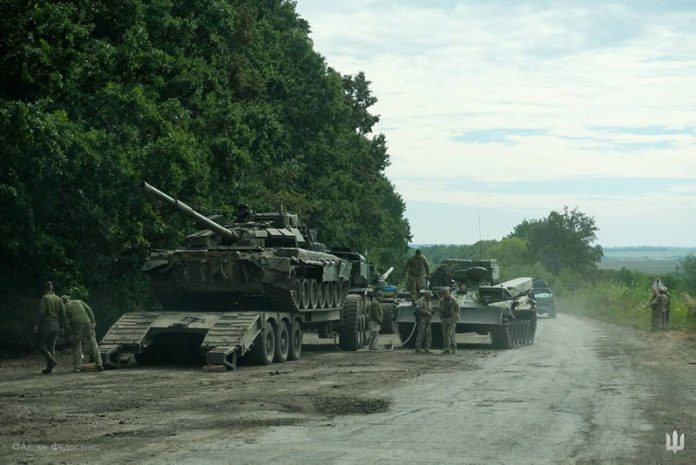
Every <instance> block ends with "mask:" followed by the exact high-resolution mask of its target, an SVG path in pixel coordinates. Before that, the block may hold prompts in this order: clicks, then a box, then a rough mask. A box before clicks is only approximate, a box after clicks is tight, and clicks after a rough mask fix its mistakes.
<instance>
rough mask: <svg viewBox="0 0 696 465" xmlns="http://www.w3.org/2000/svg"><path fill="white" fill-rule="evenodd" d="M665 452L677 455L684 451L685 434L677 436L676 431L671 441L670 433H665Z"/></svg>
mask: <svg viewBox="0 0 696 465" xmlns="http://www.w3.org/2000/svg"><path fill="white" fill-rule="evenodd" d="M665 450H671V451H672V452H674V453H675V454H676V453H677V452H679V451H680V450H684V433H682V434H681V436H677V430H674V431H673V432H672V439H671V440H670V438H669V433H665Z"/></svg>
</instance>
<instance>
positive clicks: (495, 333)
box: [491, 320, 512, 349]
mask: <svg viewBox="0 0 696 465" xmlns="http://www.w3.org/2000/svg"><path fill="white" fill-rule="evenodd" d="M510 326H511V325H510V320H505V321H504V322H503V324H502V325H500V326H495V327H494V328H493V329H492V330H491V342H492V343H493V348H495V349H511V348H512V339H511V334H510V333H511V330H510Z"/></svg>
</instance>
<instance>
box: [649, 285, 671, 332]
mask: <svg viewBox="0 0 696 465" xmlns="http://www.w3.org/2000/svg"><path fill="white" fill-rule="evenodd" d="M653 293H654V295H653V298H652V299H650V309H651V310H652V317H651V318H650V322H651V324H652V330H653V331H659V330H661V329H664V318H665V309H666V308H667V302H668V300H667V295H666V292H665V290H664V289H654V290H653Z"/></svg>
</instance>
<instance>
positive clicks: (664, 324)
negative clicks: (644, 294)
mask: <svg viewBox="0 0 696 465" xmlns="http://www.w3.org/2000/svg"><path fill="white" fill-rule="evenodd" d="M662 289H664V291H665V297H666V298H667V302H666V303H665V312H664V318H663V320H662V329H668V328H667V326H668V325H669V311H670V309H671V307H672V298H671V297H670V295H669V289H667V288H666V287H663V288H662Z"/></svg>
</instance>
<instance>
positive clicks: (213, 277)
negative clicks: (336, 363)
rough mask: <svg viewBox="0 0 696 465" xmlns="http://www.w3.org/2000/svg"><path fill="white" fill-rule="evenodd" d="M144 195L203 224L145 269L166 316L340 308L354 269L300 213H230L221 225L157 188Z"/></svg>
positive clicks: (239, 210) (152, 257)
mask: <svg viewBox="0 0 696 465" xmlns="http://www.w3.org/2000/svg"><path fill="white" fill-rule="evenodd" d="M143 188H144V189H145V191H146V192H148V193H149V194H151V195H152V196H154V197H155V198H157V199H158V200H161V201H163V202H164V203H167V204H169V205H170V206H172V207H173V208H175V209H176V210H178V211H179V212H181V213H183V214H185V215H187V216H189V217H191V218H193V219H194V220H195V221H196V223H198V224H199V225H200V226H201V227H204V228H205V229H203V230H202V231H198V232H195V233H193V234H191V235H189V236H188V237H187V240H186V243H185V244H184V245H183V246H182V247H181V248H178V249H177V250H157V251H153V252H152V253H151V254H150V256H149V257H148V259H147V261H146V262H145V264H144V265H143V267H142V270H143V271H145V272H147V273H148V274H149V276H150V278H151V282H152V288H153V292H154V294H155V296H156V297H157V299H158V300H159V302H160V303H161V305H162V307H163V310H165V311H187V312H191V311H197V312H228V311H236V310H244V311H249V310H251V311H263V310H266V311H267V310H272V311H276V312H288V311H289V312H298V311H299V312H314V311H317V310H324V309H337V308H341V307H342V306H343V302H344V299H345V295H346V289H347V283H348V281H349V280H350V268H351V265H350V263H349V262H347V261H346V260H342V259H340V258H338V257H336V256H334V255H331V254H328V253H326V252H325V250H326V249H325V247H324V245H323V244H321V243H318V242H315V241H314V236H315V235H316V231H314V230H310V229H309V228H307V226H305V225H304V224H303V223H301V222H300V221H299V220H298V217H297V215H294V214H290V213H285V212H282V211H281V212H278V213H256V214H255V213H253V212H252V211H251V210H250V209H249V208H248V206H246V205H244V204H243V205H240V206H239V207H237V209H236V210H235V216H236V219H235V221H234V222H232V223H230V224H225V225H224V226H223V225H221V224H220V223H218V222H217V221H216V220H219V217H218V216H212V217H205V216H203V215H201V214H200V213H198V212H196V211H195V210H193V209H192V208H191V207H189V206H188V205H186V204H185V203H183V202H180V201H178V200H176V199H174V198H172V197H170V196H168V195H167V194H165V193H163V192H161V191H159V190H158V189H156V188H154V187H152V186H150V185H149V184H147V183H143Z"/></svg>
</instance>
